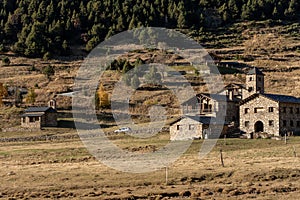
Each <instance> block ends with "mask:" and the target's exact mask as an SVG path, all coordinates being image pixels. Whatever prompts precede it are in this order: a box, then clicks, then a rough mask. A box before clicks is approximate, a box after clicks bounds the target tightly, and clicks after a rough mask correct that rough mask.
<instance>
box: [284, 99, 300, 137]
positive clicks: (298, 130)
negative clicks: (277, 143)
mask: <svg viewBox="0 0 300 200" xmlns="http://www.w3.org/2000/svg"><path fill="white" fill-rule="evenodd" d="M284 121H285V122H284ZM287 132H293V133H295V134H300V103H298V104H296V103H280V133H281V134H282V135H284V134H285V133H287Z"/></svg>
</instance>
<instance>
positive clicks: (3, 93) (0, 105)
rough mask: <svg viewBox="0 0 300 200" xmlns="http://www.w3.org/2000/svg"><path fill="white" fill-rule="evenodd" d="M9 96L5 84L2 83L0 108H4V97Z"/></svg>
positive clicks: (0, 87) (0, 84) (0, 85)
mask: <svg viewBox="0 0 300 200" xmlns="http://www.w3.org/2000/svg"><path fill="white" fill-rule="evenodd" d="M6 96H7V90H6V88H5V87H4V86H3V83H0V107H2V106H3V101H2V99H3V97H6Z"/></svg>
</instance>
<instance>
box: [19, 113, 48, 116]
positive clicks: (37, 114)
mask: <svg viewBox="0 0 300 200" xmlns="http://www.w3.org/2000/svg"><path fill="white" fill-rule="evenodd" d="M44 114H45V113H25V114H23V115H21V117H41V116H43V115H44Z"/></svg>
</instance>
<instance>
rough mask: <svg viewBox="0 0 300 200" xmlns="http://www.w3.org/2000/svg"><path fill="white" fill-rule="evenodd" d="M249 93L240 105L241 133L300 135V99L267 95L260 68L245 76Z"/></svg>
mask: <svg viewBox="0 0 300 200" xmlns="http://www.w3.org/2000/svg"><path fill="white" fill-rule="evenodd" d="M246 79H247V81H246V87H247V90H245V91H244V93H243V97H244V98H243V100H242V101H241V102H240V130H241V131H242V132H245V133H252V134H254V133H259V132H265V133H268V134H271V135H275V136H280V135H281V136H282V135H284V134H286V133H291V132H293V133H300V99H299V98H296V97H292V96H287V95H277V94H265V93H264V74H263V73H262V72H260V71H259V70H258V69H257V68H254V69H253V70H251V71H250V72H249V73H248V74H247V76H246Z"/></svg>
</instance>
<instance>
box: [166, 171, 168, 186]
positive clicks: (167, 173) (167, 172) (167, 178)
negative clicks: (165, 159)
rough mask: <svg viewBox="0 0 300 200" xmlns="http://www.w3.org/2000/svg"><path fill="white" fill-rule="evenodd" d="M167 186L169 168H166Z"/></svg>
mask: <svg viewBox="0 0 300 200" xmlns="http://www.w3.org/2000/svg"><path fill="white" fill-rule="evenodd" d="M166 185H168V166H167V167H166Z"/></svg>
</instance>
